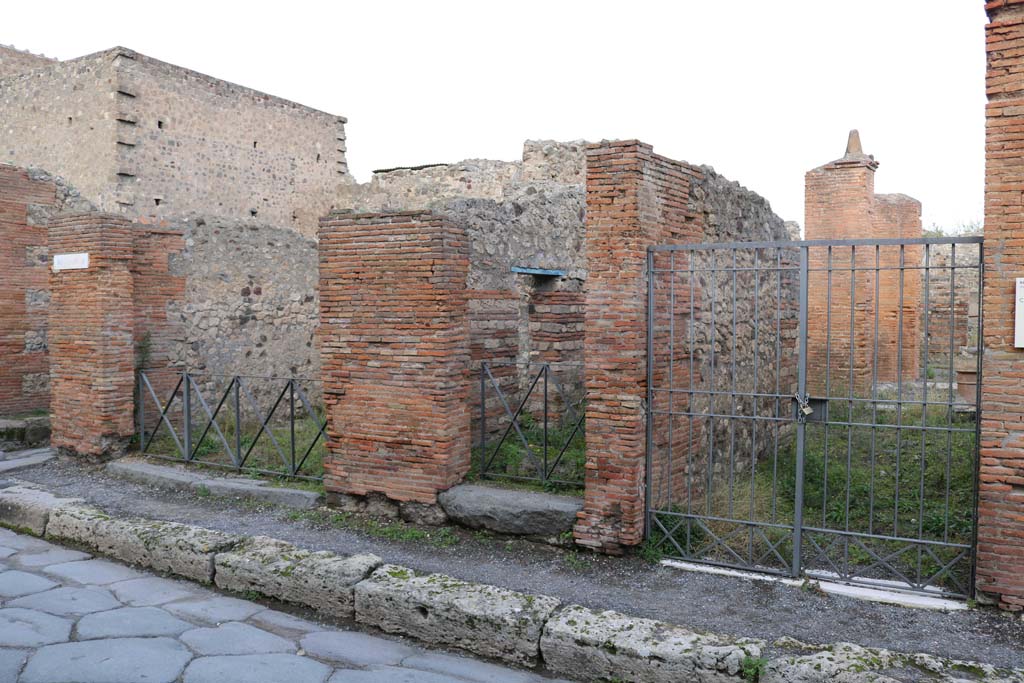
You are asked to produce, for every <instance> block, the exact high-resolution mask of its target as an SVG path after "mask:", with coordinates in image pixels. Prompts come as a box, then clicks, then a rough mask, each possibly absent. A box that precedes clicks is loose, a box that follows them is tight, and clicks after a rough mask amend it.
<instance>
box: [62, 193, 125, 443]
mask: <svg viewBox="0 0 1024 683" xmlns="http://www.w3.org/2000/svg"><path fill="white" fill-rule="evenodd" d="M49 239H50V257H51V259H50V262H51V265H52V264H53V260H54V259H55V258H56V257H57V255H60V254H73V253H87V254H88V255H89V267H88V268H85V269H80V270H62V271H53V270H51V273H50V291H51V300H50V392H51V398H50V409H51V412H52V424H53V435H52V439H51V442H52V444H53V445H54V446H55V447H57V448H60V449H62V450H63V451H65V452H69V453H72V454H79V455H90V456H108V455H116V454H119V453H121V452H123V451H124V449H125V447H126V446H127V443H128V440H129V439H130V438H131V435H132V427H133V425H132V388H133V385H134V372H133V361H134V345H133V307H132V294H133V289H132V274H131V271H130V264H131V259H132V232H131V224H130V223H129V222H128V221H126V220H125V219H124V218H122V217H120V216H114V215H108V214H102V213H87V214H77V215H72V216H67V217H61V218H58V219H55V220H54V221H53V222H51V223H50V234H49Z"/></svg>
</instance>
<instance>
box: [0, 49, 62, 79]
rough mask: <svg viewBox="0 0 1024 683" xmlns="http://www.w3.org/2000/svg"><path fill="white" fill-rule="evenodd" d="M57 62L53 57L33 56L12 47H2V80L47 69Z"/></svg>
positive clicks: (0, 69)
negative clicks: (35, 70) (34, 70)
mask: <svg viewBox="0 0 1024 683" xmlns="http://www.w3.org/2000/svg"><path fill="white" fill-rule="evenodd" d="M55 61H57V60H55V59H53V58H51V57H44V56H43V55H36V54H32V53H31V52H28V51H26V50H19V49H17V48H15V47H11V46H10V45H0V78H4V77H6V76H13V75H15V74H21V73H25V72H26V71H32V70H33V69H39V68H43V67H47V66H50V65H51V64H53V63H54V62H55Z"/></svg>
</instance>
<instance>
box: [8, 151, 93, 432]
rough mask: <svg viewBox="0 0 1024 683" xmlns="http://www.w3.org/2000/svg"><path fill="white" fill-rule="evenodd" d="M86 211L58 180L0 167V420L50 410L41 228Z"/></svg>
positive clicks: (46, 258) (44, 231) (45, 256)
mask: <svg viewBox="0 0 1024 683" xmlns="http://www.w3.org/2000/svg"><path fill="white" fill-rule="evenodd" d="M91 208H92V206H91V204H90V203H89V202H88V201H86V200H84V199H82V198H81V197H80V196H79V195H78V193H77V191H76V190H75V189H74V188H71V187H69V186H68V185H67V184H66V183H65V182H64V181H63V179H61V178H54V177H52V176H50V175H48V174H46V173H44V172H42V171H38V170H35V169H22V168H18V167H15V166H8V165H6V164H0V415H11V414H17V413H23V412H28V411H34V410H46V409H48V408H49V404H50V374H49V360H48V357H47V326H48V322H47V321H48V311H49V304H50V287H49V282H48V268H47V266H48V265H49V256H48V254H49V250H48V248H47V243H48V238H47V229H46V224H47V221H49V220H50V219H51V218H53V217H54V216H57V215H59V214H61V213H62V212H65V211H82V210H88V209H91Z"/></svg>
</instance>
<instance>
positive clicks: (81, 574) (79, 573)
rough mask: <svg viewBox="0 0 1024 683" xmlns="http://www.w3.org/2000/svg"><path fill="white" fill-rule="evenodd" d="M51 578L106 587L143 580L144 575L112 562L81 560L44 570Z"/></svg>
mask: <svg viewBox="0 0 1024 683" xmlns="http://www.w3.org/2000/svg"><path fill="white" fill-rule="evenodd" d="M43 571H44V573H46V574H47V575H49V576H52V577H55V578H57V579H60V580H61V581H64V582H67V581H73V582H75V583H81V584H86V585H90V586H105V585H107V584H108V583H116V582H117V581H127V580H128V579H141V578H142V577H143V576H144V575H143V574H142V573H140V572H137V571H135V570H134V569H130V568H128V567H125V566H124V565H123V564H117V563H116V562H111V561H110V560H81V561H78V562H67V563H65V564H55V565H53V566H50V567H47V568H46V569H44V570H43Z"/></svg>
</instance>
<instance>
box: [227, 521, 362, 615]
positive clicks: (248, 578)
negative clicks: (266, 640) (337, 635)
mask: <svg viewBox="0 0 1024 683" xmlns="http://www.w3.org/2000/svg"><path fill="white" fill-rule="evenodd" d="M380 564H381V559H380V558H379V557H377V556H376V555H369V554H364V555H353V556H351V557H346V556H343V555H335V554H334V553H331V552H326V551H319V552H312V551H310V550H306V549H304V548H297V547H295V546H293V545H292V544H290V543H286V542H284V541H279V540H277V539H274V538H267V537H265V536H255V537H253V538H251V539H249V540H248V541H246V542H245V543H243V544H242V545H240V546H238V547H236V548H234V549H233V550H231V551H228V552H223V553H218V554H217V557H216V559H215V568H216V571H215V575H214V581H215V582H216V584H217V586H218V587H220V588H224V589H226V590H232V591H235V592H239V593H242V592H245V591H257V592H258V593H261V594H263V595H266V596H269V597H272V598H277V599H278V600H283V601H285V602H292V603H296V604H299V605H306V606H307V607H312V608H314V609H316V610H317V611H320V612H324V613H326V614H330V615H332V616H336V617H342V618H350V617H352V614H353V611H354V607H355V602H354V598H353V587H354V586H355V584H356V583H357V582H359V581H362V580H363V579H364V578H366V576H368V575H369V574H370V572H372V571H373V570H374V569H375V568H376V567H378V566H380Z"/></svg>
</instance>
